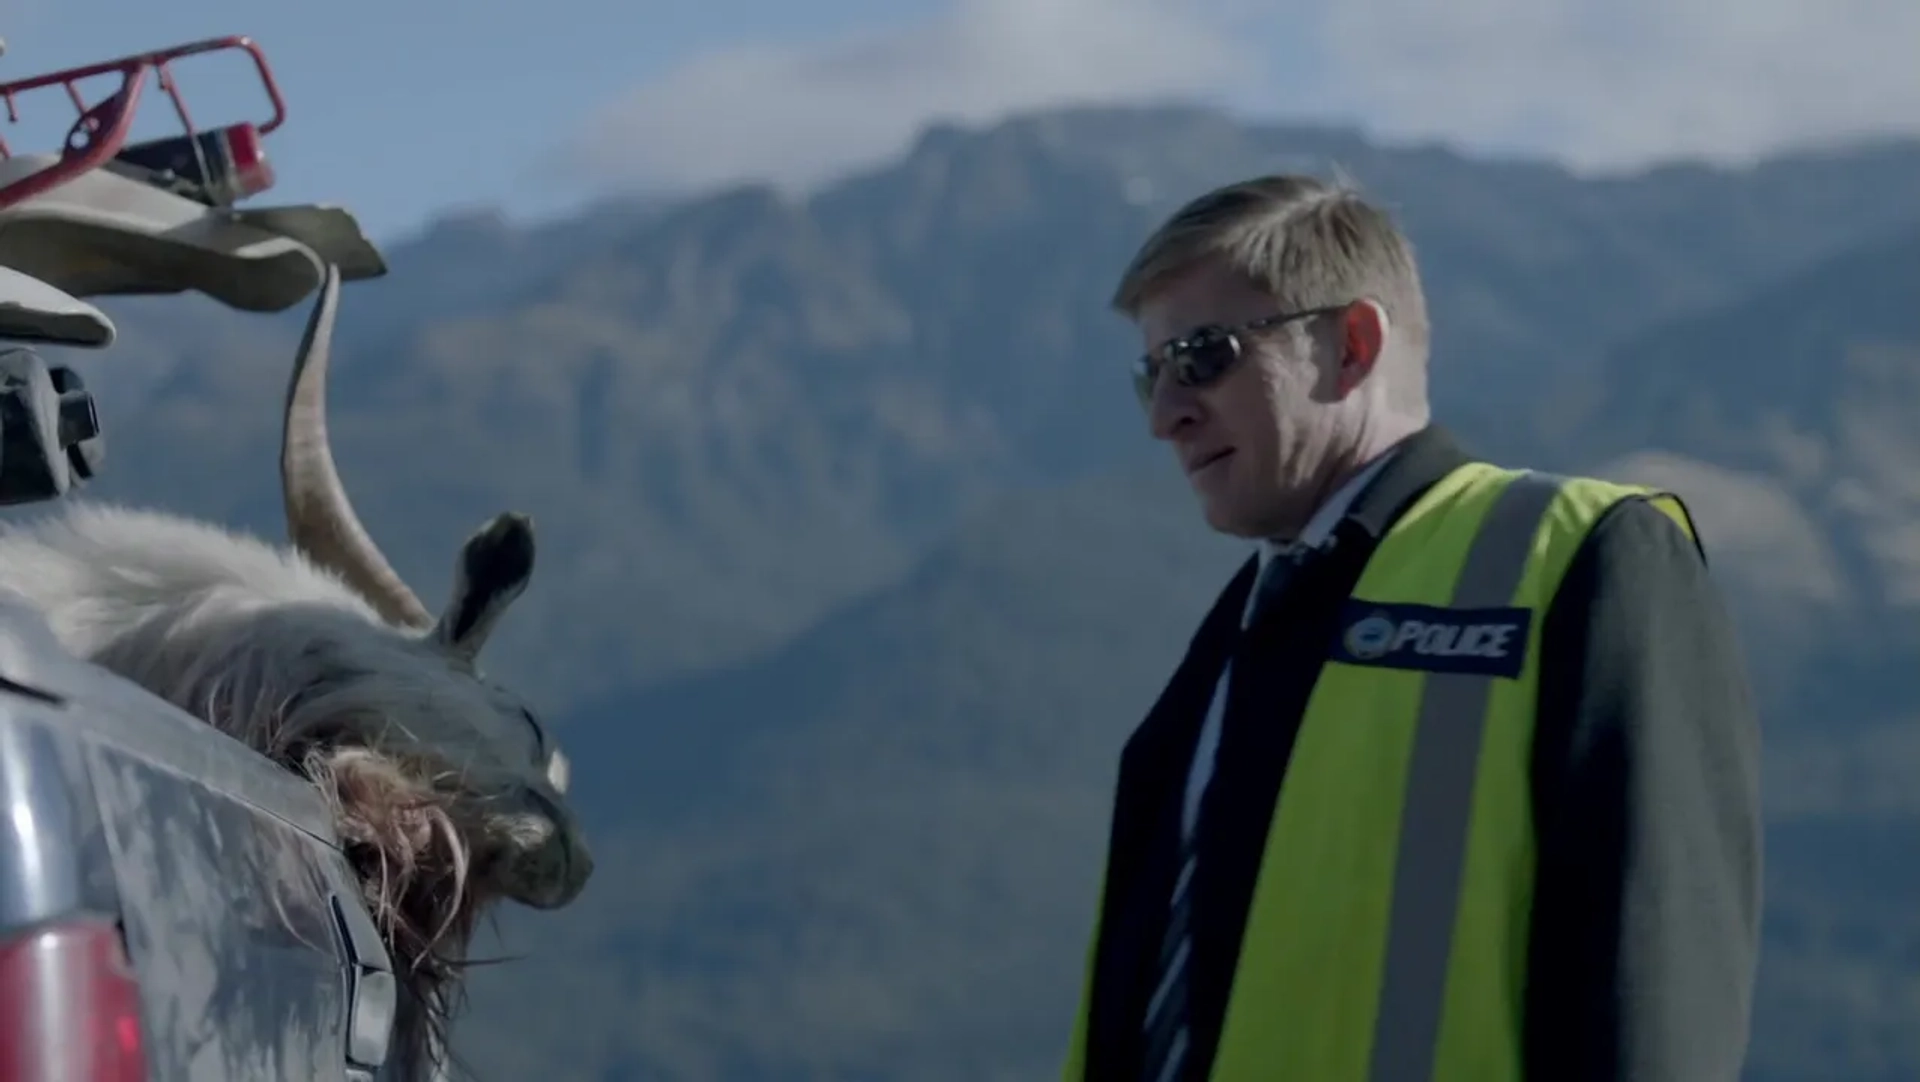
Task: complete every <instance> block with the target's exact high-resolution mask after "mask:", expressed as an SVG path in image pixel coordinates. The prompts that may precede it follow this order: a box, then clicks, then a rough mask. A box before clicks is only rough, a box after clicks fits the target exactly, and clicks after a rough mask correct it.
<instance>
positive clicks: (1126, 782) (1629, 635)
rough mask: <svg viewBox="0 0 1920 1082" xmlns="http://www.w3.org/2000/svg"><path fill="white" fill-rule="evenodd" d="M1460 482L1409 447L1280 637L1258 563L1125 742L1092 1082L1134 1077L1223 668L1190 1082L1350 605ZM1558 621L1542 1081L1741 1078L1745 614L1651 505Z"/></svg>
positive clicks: (1531, 1066)
mask: <svg viewBox="0 0 1920 1082" xmlns="http://www.w3.org/2000/svg"><path fill="white" fill-rule="evenodd" d="M1466 461H1468V459H1467V456H1466V455H1465V454H1464V453H1463V452H1462V451H1461V450H1460V448H1459V447H1458V446H1457V445H1456V444H1455V443H1454V441H1453V440H1452V439H1451V438H1450V437H1449V436H1448V435H1447V433H1445V432H1444V431H1442V430H1440V429H1438V428H1429V429H1427V430H1425V431H1423V432H1421V433H1420V434H1418V435H1416V436H1414V437H1413V438H1412V439H1410V440H1409V441H1407V442H1406V443H1405V444H1403V445H1402V447H1401V450H1400V453H1399V454H1398V455H1397V456H1396V457H1395V459H1394V460H1393V461H1392V462H1391V463H1390V464H1388V465H1387V466H1386V467H1385V468H1384V469H1383V470H1382V471H1381V473H1380V474H1379V476H1378V477H1376V478H1375V479H1374V481H1373V482H1372V483H1371V484H1369V485H1368V487H1367V488H1366V490H1365V491H1363V492H1362V493H1361V494H1360V496H1359V497H1358V498H1357V499H1356V500H1355V501H1354V504H1353V506H1352V508H1351V510H1350V511H1349V512H1348V514H1347V516H1346V517H1345V519H1344V520H1343V521H1342V522H1341V523H1340V525H1339V527H1338V528H1337V529H1336V531H1335V538H1336V543H1335V545H1334V546H1333V548H1332V549H1331V551H1329V552H1327V553H1326V554H1324V555H1320V556H1316V557H1314V558H1312V559H1311V560H1309V561H1308V562H1307V563H1306V564H1305V565H1303V566H1302V567H1301V569H1300V570H1299V571H1297V572H1295V573H1294V575H1293V577H1292V579H1291V581H1290V585H1289V586H1288V587H1287V588H1286V592H1285V594H1284V595H1283V599H1282V600H1281V601H1280V603H1278V604H1277V605H1273V606H1271V607H1269V608H1267V609H1266V610H1265V611H1266V612H1267V613H1277V618H1274V619H1268V618H1265V617H1264V616H1263V617H1262V618H1261V619H1259V620H1257V621H1256V622H1255V623H1254V625H1253V626H1251V627H1250V628H1248V629H1247V631H1246V632H1245V634H1244V635H1242V634H1240V633H1239V632H1238V625H1239V621H1240V614H1241V611H1242V607H1243V605H1244V603H1245V600H1246V596H1247V591H1248V590H1249V589H1250V588H1251V586H1252V582H1253V577H1254V574H1255V571H1256V564H1255V562H1254V561H1252V560H1249V561H1248V562H1247V564H1246V566H1244V567H1242V568H1241V570H1240V572H1239V573H1238V574H1237V575H1236V576H1235V577H1234V579H1233V580H1232V582H1231V583H1229V584H1228V586H1227V588H1226V590H1225V592H1223V593H1222V594H1221V595H1220V598H1219V600H1218V601H1217V602H1216V603H1215V605H1214V607H1213V610H1212V611H1211V612H1210V613H1209V614H1208V616H1207V617H1206V619H1205V620H1204V621H1203V622H1202V624H1201V627H1200V629H1199V631H1198V632H1197V633H1196V634H1195V636H1194V638H1193V642H1192V645H1191V646H1190V648H1189V651H1188V654H1187V656H1186V658H1185V660H1184V661H1183V662H1182V663H1181V665H1180V667H1179V669H1178V670H1177V671H1176V672H1175V673H1174V675H1173V678H1172V680H1171V682H1170V683H1169V684H1168V685H1167V688H1166V690H1165V691H1164V692H1163V693H1162V695H1161V697H1160V700H1159V701H1158V702H1157V703H1156V704H1155V705H1154V707H1153V709H1152V711H1151V712H1150V713H1149V715H1148V716H1147V719H1146V720H1145V721H1144V722H1143V723H1142V724H1141V726H1140V727H1139V729H1138V730H1136V731H1135V732H1134V734H1133V736H1132V738H1131V739H1130V740H1129V741H1128V743H1127V746H1126V749H1125V751H1124V752H1123V754H1122V756H1121V765H1120V777H1119V784H1118V790H1117V793H1116V796H1115V806H1114V814H1113V825H1112V834H1111V838H1110V841H1109V846H1110V849H1109V887H1108V892H1107V896H1106V900H1105V903H1104V906H1103V911H1102V927H1103V929H1104V933H1103V935H1102V941H1101V945H1100V948H1099V952H1098V954H1097V957H1096V962H1095V968H1094V980H1093V994H1092V1002H1091V1012H1090V1013H1091V1017H1090V1023H1089V1025H1090V1028H1089V1035H1088V1050H1087V1051H1088V1069H1089V1074H1088V1078H1089V1079H1095V1080H1099V1082H1107V1080H1114V1082H1122V1080H1129V1079H1131V1078H1133V1077H1134V1076H1135V1075H1137V1073H1138V1069H1139V1068H1138V1057H1139V1055H1140V1049H1139V1040H1138V1032H1139V1024H1140V1019H1141V1017H1142V1014H1143V1012H1144V1010H1145V1004H1146V998H1147V994H1148V992H1149V990H1150V988H1149V986H1150V985H1151V983H1152V980H1153V973H1152V970H1151V961H1150V960H1151V959H1152V957H1153V955H1154V950H1153V949H1152V945H1156V944H1158V942H1159V940H1160V936H1161V934H1162V932H1163V926H1164V921H1165V916H1166V912H1167V909H1166V906H1167V898H1168V897H1169V893H1170V890H1171V886H1172V879H1173V875H1174V870H1175V869H1174V855H1175V840H1176V834H1177V831H1178V829H1179V826H1178V824H1179V808H1180V802H1181V796H1182V794H1183V792H1184V789H1185V786H1186V780H1187V771H1188V767H1189V765H1190V763H1191V762H1192V758H1193V751H1194V747H1195V744H1196V743H1197V740H1198V736H1199V731H1200V725H1201V722H1202V720H1203V718H1204V715H1205V712H1206V710H1207V706H1208V703H1209V701H1210V700H1211V698H1212V696H1213V693H1214V687H1215V684H1216V682H1217V680H1218V678H1219V675H1220V673H1221V671H1222V669H1223V667H1224V666H1225V663H1226V661H1227V658H1228V656H1229V654H1231V655H1232V657H1233V665H1234V677H1233V680H1232V681H1231V685H1232V686H1231V693H1230V696H1229V699H1228V702H1227V709H1226V715H1225V722H1224V725H1223V729H1222V734H1221V743H1220V750H1219V758H1218V765H1217V767H1216V771H1215V775H1214V783H1213V791H1212V792H1210V793H1209V795H1208V797H1207V800H1208V805H1207V810H1206V813H1205V817H1204V819H1203V824H1202V827H1201V829H1200V833H1199V836H1198V838H1197V840H1196V845H1197V847H1198V851H1199V863H1198V868H1197V871H1196V874H1195V878H1194V883H1193V887H1192V889H1193V891H1194V895H1193V903H1192V904H1193V907H1194V908H1193V927H1194V929H1195V932H1194V943H1193V954H1192V956H1191V959H1192V960H1191V963H1190V965H1191V969H1190V974H1191V976H1190V984H1189V995H1190V997H1191V998H1190V1003H1191V1012H1192V1013H1191V1023H1192V1030H1193V1034H1192V1035H1193V1039H1194V1044H1193V1047H1194V1048H1195V1049H1196V1052H1197V1054H1196V1055H1193V1056H1190V1057H1189V1061H1188V1063H1189V1067H1190V1068H1191V1071H1192V1075H1191V1077H1192V1078H1195V1079H1201V1078H1205V1077H1206V1072H1207V1071H1208V1070H1209V1069H1210V1067H1211V1064H1212V1060H1213V1057H1214V1049H1215V1046H1216V1044H1217V1042H1218V1040H1219V1034H1220V1029H1221V1025H1222V1021H1223V1018H1224V1014H1225V1009H1226V1001H1227V995H1228V991H1229V987H1228V986H1229V983H1230V981H1231V978H1232V973H1233V967H1234V964H1235V959H1236V958H1237V956H1238V954H1239V948H1240V938H1241V934H1242V932H1243V930H1244V925H1245V919H1246V913H1247V908H1248V905H1249V902H1250V900H1251V897H1252V893H1253V885H1254V877H1255V874H1256V873H1257V871H1258V870H1259V860H1260V854H1261V851H1262V849H1263V847H1264V845H1265V841H1266V832H1267V827H1268V823H1269V821H1270V819H1271V816H1272V812H1273V807H1274V802H1275V800H1276V799H1277V797H1278V795H1279V788H1280V783H1281V778H1282V777H1283V775H1284V773H1285V771H1286V766H1287V760H1288V756H1289V754H1290V752H1291V749H1292V746H1293V740H1294V736H1295V733H1296V732H1297V730H1298V727H1299V722H1300V718H1301V714H1302V712H1303V711H1304V709H1305V707H1306V700H1307V696H1308V693H1309V692H1310V691H1311V690H1312V686H1313V682H1314V679H1315V676H1316V674H1317V673H1318V671H1319V666H1320V663H1321V661H1322V659H1324V658H1325V657H1326V656H1327V654H1328V649H1329V646H1330V645H1331V643H1332V637H1333V634H1334V631H1335V629H1336V624H1337V614H1338V609H1339V607H1340V604H1341V602H1342V601H1343V600H1345V598H1346V597H1347V596H1348V594H1349V592H1350V591H1351V589H1352V587H1353V585H1354V583H1355V582H1356V581H1357V580H1358V578H1359V575H1360V571H1361V569H1362V568H1363V567H1364V565H1365V563H1366V560H1367V558H1368V556H1370V555H1371V553H1372V551H1373V549H1374V547H1375V546H1376V545H1377V544H1378V542H1379V540H1380V538H1381V537H1382V536H1383V535H1384V534H1385V532H1386V530H1387V528H1388V527H1389V526H1391V525H1392V523H1393V522H1394V520H1395V519H1397V518H1398V517H1399V515H1400V514H1401V513H1402V512H1403V511H1405V510H1406V508H1407V507H1408V506H1409V505H1410V504H1411V503H1412V502H1413V500H1414V499H1416V498H1417V497H1418V496H1419V495H1420V494H1421V493H1422V492H1423V491H1424V490H1425V489H1427V488H1428V487H1429V486H1430V485H1432V484H1433V483H1434V482H1435V481H1437V480H1439V479H1440V478H1441V477H1443V476H1445V475H1446V474H1447V473H1448V472H1450V471H1451V470H1452V469H1453V468H1454V467H1456V466H1458V465H1460V464H1462V463H1464V462H1466ZM1544 619H1545V628H1544V632H1543V643H1542V660H1541V666H1542V668H1541V674H1540V699H1539V708H1538V723H1537V726H1536V737H1535V751H1534V756H1533V797H1534V805H1535V817H1536V822H1537V831H1538V833H1537V837H1538V853H1539V862H1538V879H1537V884H1536V888H1535V903H1534V912H1533V927H1532V945H1531V955H1530V959H1529V974H1528V986H1527V996H1526V1004H1525V1012H1526V1017H1525V1034H1526V1068H1527V1078H1529V1079H1532V1080H1536V1082H1627V1080H1632V1082H1734V1080H1735V1079H1737V1078H1738V1076H1739V1072H1740V1066H1741V1063H1742V1060H1743V1057H1744V1054H1745V1049H1746V1044H1747V1026H1748V1014H1749V1009H1750V1004H1751V999H1752V987H1753V980H1754V973H1755V969H1756V966H1757V954H1758V949H1759V945H1758V938H1759V931H1758V928H1759V905H1760V858H1761V842H1760V831H1761V825H1760V809H1759V795H1758V789H1759V782H1758V775H1759V754H1760V753H1759V742H1760V738H1759V731H1758V730H1759V726H1758V722H1757V720H1756V717H1755V710H1754V704H1753V701H1752V697H1751V693H1750V691H1749V687H1748V682H1747V679H1746V675H1745V672H1744V669H1743V666H1742V662H1741V660H1740V657H1739V653H1738V647H1737V644H1736V642H1735V638H1734V633H1733V628H1732V626H1731V623H1730V620H1729V617H1728V615H1727V612H1726V610H1725V607H1724V605H1723V603H1722V600H1721V598H1720V596H1719V595H1718V593H1717V592H1716V590H1715V588H1714V586H1713V585H1712V583H1711V582H1710V581H1709V579H1708V577H1707V572H1706V567H1705V561H1704V559H1703V557H1702V555H1701V553H1700V551H1699V549H1698V548H1696V546H1695V545H1694V543H1693V542H1692V541H1691V540H1690V539H1689V538H1688V537H1687V536H1686V534H1685V533H1684V532H1682V531H1681V530H1680V529H1679V528H1677V527H1676V526H1675V525H1674V523H1673V521H1672V520H1671V519H1669V518H1668V517H1667V516H1666V515H1665V514H1663V513H1662V512H1660V511H1659V510H1658V509H1657V508H1655V507H1652V506H1650V505H1649V504H1647V503H1646V502H1645V501H1644V500H1639V499H1634V500H1628V501H1626V502H1624V503H1622V504H1620V505H1619V506H1617V507H1616V508H1614V509H1613V510H1612V511H1610V512H1609V513H1608V514H1607V515H1606V516H1605V517H1604V518H1603V519H1602V520H1601V521H1600V523H1599V524H1598V525H1596V527H1595V528H1594V530H1593V531H1592V533H1591V534H1590V535H1589V536H1588V538H1587V540H1586V541H1585V543H1584V545H1583V547H1582V548H1581V549H1580V551H1579V552H1578V554H1577V555H1576V556H1575V558H1574V560H1573V563H1572V565H1571V566H1570V568H1569V570H1568V573H1567V576H1566V578H1565V580H1564V581H1563V583H1562V584H1561V586H1560V588H1559V591H1558V593H1557V594H1556V595H1555V597H1554V600H1553V602H1552V604H1551V606H1550V607H1549V609H1548V611H1547V613H1546V615H1545V616H1544Z"/></svg>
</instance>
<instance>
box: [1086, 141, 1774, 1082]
mask: <svg viewBox="0 0 1920 1082" xmlns="http://www.w3.org/2000/svg"><path fill="white" fill-rule="evenodd" d="M1113 303H1114V307H1115V308H1116V309H1117V310H1118V311H1119V312H1121V313H1122V314H1124V315H1125V316H1126V317H1128V318H1129V319H1130V320H1131V321H1132V322H1133V323H1134V324H1135V325H1136V326H1137V327H1138V329H1139V333H1140V336H1141V341H1142V353H1141V355H1140V357H1139V359H1138V360H1137V361H1136V363H1135V365H1134V369H1133V380H1134V384H1135V387H1136V390H1137V392H1138V394H1139V397H1140V402H1141V405H1142V408H1143V410H1144V413H1145V417H1146V420H1147V424H1148V427H1149V428H1150V430H1151V432H1152V434H1153V436H1154V437H1155V438H1157V439H1159V440H1162V441H1164V442H1165V443H1166V444H1167V445H1168V446H1169V447H1170V448H1171V450H1172V451H1173V454H1174V456H1175V457H1176V459H1177V461H1178V463H1179V465H1180V468H1181V469H1182V471H1183V472H1184V473H1185V474H1186V476H1187V478H1188V481H1189V482H1190V484H1191V486H1192V489H1193V492H1194V494H1195V495H1196V497H1197V498H1198V502H1199V505H1200V510H1201V513H1202V514H1203V516H1204V517H1205V519H1206V521H1207V523H1208V525H1209V526H1211V527H1212V528H1213V529H1215V530H1218V531H1220V532H1222V533H1226V534H1229V535H1232V536H1235V537H1243V538H1247V539H1248V540H1250V541H1253V542H1255V543H1256V544H1257V551H1256V553H1255V554H1254V555H1253V556H1251V557H1250V558H1249V559H1248V560H1247V562H1246V563H1245V565H1243V566H1242V567H1241V569H1240V571H1239V572H1238V573H1237V574H1236V575H1235V576H1234V577H1233V579H1232V580H1231V581H1230V582H1229V583H1228V584H1227V585H1226V588H1225V590H1224V591H1223V592H1222V593H1221V594H1220V596H1219V599H1218V601H1217V602H1216V603H1215V605H1214V607H1213V609H1212V611H1211V612H1210V613H1209V614H1208V615H1207V617H1206V618H1205V619H1204V620H1203V621H1202V623H1201V625H1200V627H1199V629H1198V631H1197V632H1196V633H1195V634H1194V637H1193V640H1192V643H1191V645H1190V647H1189V649H1188V652H1187V654H1186V657H1185V658H1184V659H1183V660H1182V661H1181V663H1180V665H1179V667H1178V669H1177V670H1176V671H1175V672H1174V674H1173V676H1172V678H1171V680H1170V682H1169V683H1168V684H1167V686H1166V689H1165V691H1164V692H1163V693H1162V694H1161V696H1160V698H1159V700H1158V701H1157V702H1156V703H1155V704H1154V706H1153V707H1152V709H1151V711H1150V712H1149V713H1148V715H1147V717H1146V719H1145V720H1144V721H1143V722H1142V723H1141V725H1140V726H1139V728H1138V729H1137V730H1136V731H1135V732H1134V734H1133V735H1132V737H1131V739H1129V741H1128V742H1127V744H1126V747H1125V749H1124V751H1123V752H1122V755H1121V761H1120V770H1119V777H1118V782H1117V788H1116V793H1115V798H1114V810H1113V821H1112V827H1111V835H1110V838H1109V842H1108V850H1107V862H1106V871H1105V876H1104V884H1103V889H1102V893H1101V897H1100V901H1099V904H1098V906H1097V909H1096V912H1095V932H1094V937H1093V944H1092V947H1091V949H1090V951H1089V959H1088V972H1087V981H1086V990H1085V994H1084V997H1083V1000H1082V1003H1081V1008H1080V1015H1079V1018H1078V1020H1077V1023H1076V1026H1075V1029H1074V1033H1073V1037H1072V1043H1071V1050H1070V1053H1069V1057H1068V1064H1067V1068H1066V1078H1067V1080H1068V1082H1135V1080H1140V1082H1172V1080H1176V1079H1181V1080H1185V1079H1210V1080H1217V1082H1253V1080H1256V1079H1258V1080H1267V1079H1273V1080H1283V1082H1296V1080H1297V1082H1439V1080H1445V1082H1626V1080H1629V1079H1631V1080H1634V1082H1735V1080H1736V1079H1737V1078H1738V1076H1739V1073H1740V1067H1741V1063H1742V1060H1743V1057H1744V1054H1745V1048H1746V1044H1747V1037H1748V1032H1747V1030H1748V1013H1749V1008H1750V1004H1751V1000H1752V990H1753V981H1754V973H1755V968H1756V954H1757V950H1758V923H1759V907H1760V899H1759V892H1760V887H1759V879H1760V859H1761V842H1760V835H1761V827H1760V810H1759V802H1758V793H1757V789H1758V782H1757V775H1758V769H1759V767H1758V760H1759V735H1758V723H1757V721H1756V718H1755V710H1754V705H1753V701H1752V696H1751V693H1750V691H1749V685H1748V681H1747V678H1746V674H1745V672H1744V671H1743V668H1742V664H1741V661H1740V658H1739V654H1738V651H1737V647H1736V645H1735V640H1734V634H1733V630H1732V628H1731V626H1730V621H1729V618H1728V615H1727V612H1726V609H1725V606H1724V604H1723V602H1722V599H1721V597H1720V596H1719V594H1718V592H1717V591H1716V589H1715V587H1714V585H1713V583H1712V581H1711V580H1710V579H1709V577H1708V574H1707V569H1706V566H1705V557H1704V552H1703V549H1702V548H1701V547H1700V544H1699V542H1698V539H1697V534H1696V531H1695V529H1694V525H1693V523H1692V521H1691V519H1690V517H1689V516H1688V514H1687V512H1686V509H1685V507H1684V506H1683V505H1682V503H1681V502H1680V501H1679V499H1677V498H1676V497H1675V496H1673V495H1671V494H1669V493H1664V492H1658V491H1653V490H1649V489H1644V488H1640V487H1635V486H1630V485H1623V484H1616V483H1611V482H1607V481H1602V480H1598V479H1593V478H1579V477H1559V476H1553V475H1548V474H1542V473H1536V472H1532V471H1525V470H1513V469H1506V468H1502V467H1499V466H1496V465H1493V464H1490V463H1487V462H1483V461H1480V460H1477V459H1475V458H1474V457H1473V456H1471V455H1469V454H1468V453H1467V452H1466V451H1464V450H1463V449H1462V448H1461V447H1460V445H1459V444H1458V443H1456V442H1455V440H1454V439H1453V438H1452V437H1451V436H1450V435H1449V434H1448V433H1447V432H1446V431H1444V430H1443V429H1441V428H1440V427H1438V426H1436V425H1435V424H1433V423H1432V421H1431V419H1430V416H1429V407H1428V396H1427V365H1428V343H1429V330H1428V316H1427V309H1426V301H1425V298H1424V295H1423V292H1422V288H1421V282H1420V276H1419V272H1418V270H1417V267H1416V263H1415V259H1414V255H1413V252H1412V250H1411V248H1410V246H1409V245H1408V243H1407V241H1406V239H1405V238H1404V237H1403V236H1402V235H1401V233H1400V232H1399V230H1398V229H1397V228H1396V227H1395V225H1394V223H1393V222H1392V221H1391V219H1390V218H1389V216H1388V215H1387V214H1386V213H1384V212H1383V211H1382V210H1381V209H1380V208H1378V207H1376V206H1375V205H1373V204H1372V203H1370V202H1369V201H1368V200H1366V199H1365V198H1363V197H1362V196H1361V195H1360V194H1359V193H1357V192H1355V191H1353V190H1351V189H1350V188H1347V187H1343V186H1339V185H1334V184H1328V183H1323V182H1320V181H1318V180H1315V179H1312V178H1308V177H1302V176H1271V177H1262V178H1259V179H1255V180H1249V181H1246V182H1244V183H1239V184H1234V185H1230V186H1227V187H1224V188H1221V189H1219V190H1217V191H1214V192H1211V193H1208V194H1206V195H1203V196H1201V197H1200V198H1198V199H1196V200H1194V201H1193V202H1192V203H1190V204H1189V205H1187V206H1186V207H1184V208H1182V209H1181V210H1180V211H1179V212H1177V213H1176V214H1175V215H1174V216H1173V218H1172V219H1171V220H1169V221H1168V222H1167V223H1166V224H1165V225H1164V226H1162V227H1161V228H1160V229H1159V230H1158V231H1157V232H1156V233H1155V234H1154V235H1153V236H1151V237H1150V238H1149V239H1148V240H1147V241H1146V243H1145V244H1144V245H1143V247H1142V249H1141V251H1140V252H1139V254H1138V256H1137V257H1136V258H1135V259H1134V261H1133V263H1132V265H1131V266H1129V267H1128V268H1127V270H1126V272H1125V274H1124V275H1123V276H1122V281H1121V283H1120V286H1119V288H1118V290H1117V292H1116V295H1115V297H1114V302H1113Z"/></svg>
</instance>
